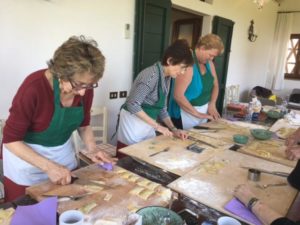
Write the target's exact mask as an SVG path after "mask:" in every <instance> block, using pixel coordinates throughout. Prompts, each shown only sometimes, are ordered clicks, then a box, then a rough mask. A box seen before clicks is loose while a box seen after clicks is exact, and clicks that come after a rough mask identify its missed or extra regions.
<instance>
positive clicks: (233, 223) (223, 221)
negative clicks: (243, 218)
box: [218, 216, 241, 225]
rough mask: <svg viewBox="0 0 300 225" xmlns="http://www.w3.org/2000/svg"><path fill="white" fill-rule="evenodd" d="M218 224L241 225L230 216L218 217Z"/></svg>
mask: <svg viewBox="0 0 300 225" xmlns="http://www.w3.org/2000/svg"><path fill="white" fill-rule="evenodd" d="M218 225H241V223H240V222H239V221H238V220H237V219H234V218H232V217H230V216H222V217H220V218H219V219H218Z"/></svg>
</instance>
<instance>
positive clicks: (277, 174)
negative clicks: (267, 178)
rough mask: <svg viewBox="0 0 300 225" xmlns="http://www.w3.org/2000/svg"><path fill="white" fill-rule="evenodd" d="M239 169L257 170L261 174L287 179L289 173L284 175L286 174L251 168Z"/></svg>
mask: <svg viewBox="0 0 300 225" xmlns="http://www.w3.org/2000/svg"><path fill="white" fill-rule="evenodd" d="M241 168H243V169H253V170H258V171H260V172H261V173H267V174H272V175H275V176H280V177H288V176H289V173H286V172H280V171H268V170H264V169H256V168H253V167H247V166H241Z"/></svg>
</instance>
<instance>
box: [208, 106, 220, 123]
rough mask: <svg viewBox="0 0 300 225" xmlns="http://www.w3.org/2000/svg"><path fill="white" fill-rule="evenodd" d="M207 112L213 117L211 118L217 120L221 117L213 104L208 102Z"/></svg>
mask: <svg viewBox="0 0 300 225" xmlns="http://www.w3.org/2000/svg"><path fill="white" fill-rule="evenodd" d="M207 113H208V114H209V115H210V116H212V117H213V120H218V119H220V118H221V116H220V114H219V112H218V110H217V108H216V105H215V104H208V109H207Z"/></svg>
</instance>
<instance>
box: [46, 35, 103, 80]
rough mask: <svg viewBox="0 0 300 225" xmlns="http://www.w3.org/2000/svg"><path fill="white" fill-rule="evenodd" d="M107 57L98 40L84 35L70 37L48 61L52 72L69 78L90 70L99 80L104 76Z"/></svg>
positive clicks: (62, 77) (56, 75)
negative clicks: (100, 48)
mask: <svg viewBox="0 0 300 225" xmlns="http://www.w3.org/2000/svg"><path fill="white" fill-rule="evenodd" d="M104 66H105V57H104V56H103V54H102V53H101V51H100V50H99V49H98V48H97V42H96V41H94V40H93V39H88V38H85V37H84V36H83V35H81V36H79V37H76V36H72V37H70V38H69V39H68V40H67V41H66V42H64V43H63V44H62V45H61V46H60V47H59V48H58V49H57V50H56V51H55V53H54V56H53V58H52V59H51V60H49V62H48V68H49V70H50V71H51V73H52V74H53V75H54V76H55V77H58V78H61V79H64V80H68V79H70V78H71V77H72V76H73V75H74V74H75V73H79V74H83V73H85V72H88V73H90V74H91V76H93V77H94V78H95V80H99V79H100V78H101V77H102V76H103V72H104Z"/></svg>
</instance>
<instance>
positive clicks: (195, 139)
mask: <svg viewBox="0 0 300 225" xmlns="http://www.w3.org/2000/svg"><path fill="white" fill-rule="evenodd" d="M187 139H189V140H191V141H195V142H198V143H202V144H205V145H208V146H210V147H212V148H217V146H215V145H212V144H210V143H208V142H206V141H202V140H200V139H197V138H194V137H192V136H188V137H187Z"/></svg>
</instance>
